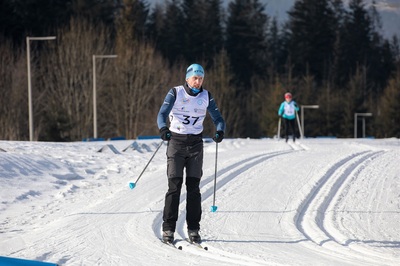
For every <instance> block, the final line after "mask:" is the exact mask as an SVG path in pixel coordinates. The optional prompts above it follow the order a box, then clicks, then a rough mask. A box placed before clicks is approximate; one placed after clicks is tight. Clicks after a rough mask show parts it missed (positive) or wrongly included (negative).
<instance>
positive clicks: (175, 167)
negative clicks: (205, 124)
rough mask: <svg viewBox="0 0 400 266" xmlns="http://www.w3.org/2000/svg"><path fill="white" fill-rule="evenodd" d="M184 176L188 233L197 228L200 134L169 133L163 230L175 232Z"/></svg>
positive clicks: (199, 213)
mask: <svg viewBox="0 0 400 266" xmlns="http://www.w3.org/2000/svg"><path fill="white" fill-rule="evenodd" d="M184 169H185V170H186V171H185V174H186V178H185V180H186V182H185V184H186V223H187V228H188V229H189V230H196V229H200V220H201V213H202V211H201V193H200V180H201V177H202V175H203V138H202V135H201V134H199V135H182V134H176V133H172V137H171V140H170V141H169V143H168V148H167V175H168V191H167V193H166V195H165V205H164V212H163V221H164V222H163V226H162V227H163V228H162V229H163V231H173V232H175V229H176V222H177V220H178V214H179V203H180V195H181V188H182V184H183V180H184Z"/></svg>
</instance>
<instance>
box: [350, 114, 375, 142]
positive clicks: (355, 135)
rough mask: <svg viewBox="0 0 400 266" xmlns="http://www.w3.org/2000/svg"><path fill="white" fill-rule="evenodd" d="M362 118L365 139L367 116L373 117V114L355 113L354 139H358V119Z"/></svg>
mask: <svg viewBox="0 0 400 266" xmlns="http://www.w3.org/2000/svg"><path fill="white" fill-rule="evenodd" d="M358 116H361V117H362V119H363V120H362V122H363V124H362V125H363V138H365V117H366V116H372V113H354V138H355V139H356V138H357V117H358Z"/></svg>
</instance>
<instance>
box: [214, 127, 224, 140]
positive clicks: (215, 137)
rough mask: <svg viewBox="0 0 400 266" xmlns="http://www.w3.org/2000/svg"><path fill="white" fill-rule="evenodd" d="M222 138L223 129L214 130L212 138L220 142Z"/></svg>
mask: <svg viewBox="0 0 400 266" xmlns="http://www.w3.org/2000/svg"><path fill="white" fill-rule="evenodd" d="M223 139H224V131H221V130H218V131H217V132H215V135H214V137H213V140H214V141H215V142H217V143H220V142H221V141H222V140H223Z"/></svg>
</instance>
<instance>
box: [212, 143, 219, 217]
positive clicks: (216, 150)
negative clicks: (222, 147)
mask: <svg viewBox="0 0 400 266" xmlns="http://www.w3.org/2000/svg"><path fill="white" fill-rule="evenodd" d="M217 162H218V142H216V143H215V174H214V196H213V205H212V206H211V212H216V211H217V208H218V207H217V206H216V205H215V194H216V190H217Z"/></svg>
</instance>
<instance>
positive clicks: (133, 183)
mask: <svg viewBox="0 0 400 266" xmlns="http://www.w3.org/2000/svg"><path fill="white" fill-rule="evenodd" d="M163 142H164V141H163V140H162V141H161V142H160V144H158V147H157V149H156V151H155V152H154V153H153V155H152V156H151V158H150V160H149V162H148V163H147V164H146V166H145V167H144V169H143V171H142V172H141V173H140V175H139V177H138V178H137V179H136V181H135V182H130V183H129V187H130V189H134V188H135V187H136V184H137V182H138V181H139V179H140V177H142V175H143V173H144V171H145V170H146V168H147V166H149V164H150V162H151V160H153V158H154V156H155V155H156V153H157V152H158V150H159V149H160V147H161V145H162V144H163Z"/></svg>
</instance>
